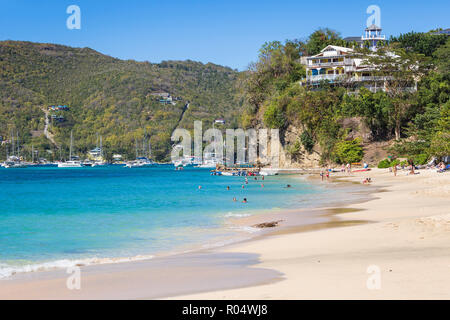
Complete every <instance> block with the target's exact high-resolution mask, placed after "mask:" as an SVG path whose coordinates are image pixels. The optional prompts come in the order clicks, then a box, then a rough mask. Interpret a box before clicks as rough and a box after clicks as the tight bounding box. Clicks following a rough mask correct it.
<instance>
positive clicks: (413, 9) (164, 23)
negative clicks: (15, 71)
mask: <svg viewBox="0 0 450 320" xmlns="http://www.w3.org/2000/svg"><path fill="white" fill-rule="evenodd" d="M73 4H74V5H78V6H79V7H80V8H81V30H68V29H67V27H66V20H67V18H68V17H69V15H68V14H67V13H66V9H67V7H68V6H69V5H73ZM372 4H375V5H378V6H379V7H380V8H381V26H382V28H383V30H384V33H385V34H386V35H388V36H389V35H397V34H399V33H405V32H409V31H411V30H414V31H428V30H430V29H434V28H437V27H442V28H448V27H450V26H449V24H450V23H449V22H450V19H449V16H448V13H449V12H450V2H449V1H443V0H440V1H436V0H427V1H423V0H421V1H418V0H409V1H394V0H389V1H380V0H370V1H364V0H340V1H337V0H334V1H329V0H319V1H302V0H297V1H292V0H278V1H267V0H258V1H256V0H240V1H237V0H227V1H217V0H172V1H170V0H166V1H161V0H122V1H115V0H109V1H104V0H69V1H66V0H38V1H35V0H27V1H25V0H0V40H27V41H35V42H49V43H58V44H65V45H69V46H75V47H90V48H93V49H95V50H97V51H100V52H102V53H104V54H108V55H111V56H113V57H118V58H121V59H135V60H138V61H150V62H160V61H162V60H172V59H174V60H185V59H191V60H195V61H202V62H204V63H206V62H213V63H217V64H221V65H226V66H229V67H232V68H236V69H239V70H243V69H245V67H246V66H247V65H248V63H249V62H251V61H255V60H256V58H257V54H258V50H259V48H260V47H261V45H262V44H263V43H264V42H265V41H271V40H282V41H283V40H286V39H305V38H307V36H308V35H309V34H310V33H312V32H313V31H314V30H316V29H317V28H319V27H330V28H332V29H335V30H337V31H339V32H340V33H341V34H342V36H344V37H346V36H359V35H361V34H362V30H363V28H364V27H365V24H366V19H367V17H368V14H366V8H367V7H368V6H369V5H372Z"/></svg>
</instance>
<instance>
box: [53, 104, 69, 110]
mask: <svg viewBox="0 0 450 320" xmlns="http://www.w3.org/2000/svg"><path fill="white" fill-rule="evenodd" d="M48 109H49V110H50V111H68V110H69V107H68V106H66V105H64V106H50V107H48Z"/></svg>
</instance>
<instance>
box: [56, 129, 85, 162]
mask: <svg viewBox="0 0 450 320" xmlns="http://www.w3.org/2000/svg"><path fill="white" fill-rule="evenodd" d="M72 145H73V132H70V153H69V159H70V160H69V161H66V162H58V168H81V167H83V165H82V164H81V161H80V160H77V159H76V158H77V157H72Z"/></svg>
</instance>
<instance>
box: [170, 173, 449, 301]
mask: <svg viewBox="0 0 450 320" xmlns="http://www.w3.org/2000/svg"><path fill="white" fill-rule="evenodd" d="M365 177H371V178H372V180H373V185H376V186H383V187H384V188H383V189H384V190H386V192H380V193H377V194H376V197H377V198H376V199H375V200H371V201H369V202H366V203H363V204H358V205H353V206H351V207H352V208H360V209H364V211H359V212H352V213H346V214H343V215H341V216H340V217H341V218H342V219H349V220H355V219H356V220H361V219H362V220H370V221H373V223H369V224H364V225H358V226H352V227H343V228H335V229H325V230H319V231H311V232H304V233H297V234H285V235H278V236H270V237H264V238H262V239H259V240H255V241H251V242H247V243H242V244H238V245H235V246H231V247H227V248H224V249H223V251H225V252H247V253H253V254H259V255H260V260H261V263H260V264H258V265H257V266H255V267H260V268H269V269H275V270H277V271H280V272H282V273H283V274H284V280H282V281H279V282H275V283H271V284H266V285H260V286H254V287H248V288H240V289H231V290H223V291H216V292H206V293H202V294H193V295H187V296H178V297H175V299H449V298H450V174H449V173H444V174H438V173H436V171H434V170H421V171H420V174H418V175H414V176H413V175H408V176H407V175H406V171H400V172H399V173H398V176H397V177H394V176H393V174H392V173H389V172H388V170H386V169H383V170H381V169H375V170H373V171H371V172H369V173H356V174H353V176H352V177H351V178H350V179H351V180H354V181H362V180H363V178H365ZM371 266H372V267H371ZM368 268H369V270H375V273H371V274H369V273H368V272H367V271H368ZM370 268H372V269H370ZM376 270H379V271H380V273H379V274H378V273H377V272H376ZM372 272H373V271H372ZM369 277H371V280H372V281H369V284H377V283H379V284H380V288H379V289H376V285H375V287H374V286H373V285H372V286H369V287H370V288H371V289H369V288H368V286H367V282H368V279H369ZM378 280H379V281H378Z"/></svg>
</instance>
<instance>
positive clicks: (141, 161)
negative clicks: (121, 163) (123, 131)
mask: <svg viewBox="0 0 450 320" xmlns="http://www.w3.org/2000/svg"><path fill="white" fill-rule="evenodd" d="M145 148H146V146H145V138H144V141H143V143H142V150H143V153H144V154H145ZM151 148H152V147H151V143H150V141H149V144H148V149H149V150H148V157H139V155H138V142H137V140H136V160H134V161H129V162H127V163H126V164H125V167H127V168H144V167H150V166H153V165H154V164H155V163H154V162H153V161H152V160H151V159H150V156H151Z"/></svg>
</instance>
